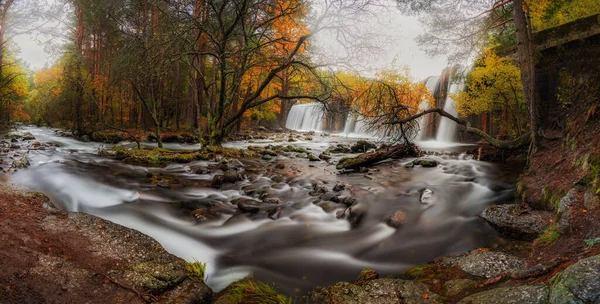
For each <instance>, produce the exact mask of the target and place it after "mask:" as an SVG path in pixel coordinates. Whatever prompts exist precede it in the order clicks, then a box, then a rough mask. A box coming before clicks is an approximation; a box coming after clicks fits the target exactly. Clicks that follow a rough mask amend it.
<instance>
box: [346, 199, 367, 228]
mask: <svg viewBox="0 0 600 304" xmlns="http://www.w3.org/2000/svg"><path fill="white" fill-rule="evenodd" d="M367 209H368V208H367V205H366V204H357V205H355V206H352V207H348V209H347V211H348V215H347V217H346V218H347V219H348V222H350V226H352V227H354V228H356V227H358V226H359V225H360V224H361V223H362V220H363V219H364V218H365V215H366V214H367Z"/></svg>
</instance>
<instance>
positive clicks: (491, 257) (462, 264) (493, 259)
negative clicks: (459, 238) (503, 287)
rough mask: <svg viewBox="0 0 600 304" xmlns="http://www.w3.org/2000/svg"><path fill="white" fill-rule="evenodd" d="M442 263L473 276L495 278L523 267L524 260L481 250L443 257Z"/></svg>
mask: <svg viewBox="0 0 600 304" xmlns="http://www.w3.org/2000/svg"><path fill="white" fill-rule="evenodd" d="M441 263H442V265H445V266H451V267H457V268H458V269H460V270H462V271H464V272H466V273H468V274H470V275H472V276H475V277H482V278H486V279H491V278H496V277H499V276H501V275H503V274H511V273H516V272H518V271H521V270H523V269H524V268H525V261H523V260H521V259H519V258H518V257H516V256H513V255H510V254H507V253H502V252H494V251H481V252H475V253H472V254H469V255H462V256H458V257H445V258H443V259H442V260H441Z"/></svg>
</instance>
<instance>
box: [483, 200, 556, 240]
mask: <svg viewBox="0 0 600 304" xmlns="http://www.w3.org/2000/svg"><path fill="white" fill-rule="evenodd" d="M479 216H480V217H481V218H483V219H484V220H486V221H487V222H488V223H490V225H492V227H494V228H495V229H496V230H498V231H499V232H500V233H502V234H505V235H507V236H510V237H512V238H515V239H521V240H528V241H531V240H534V239H536V238H537V237H538V236H540V235H541V234H542V233H543V232H544V230H545V229H546V228H547V227H548V226H549V225H550V222H551V221H552V219H553V218H554V214H553V213H552V212H550V211H539V210H529V211H527V212H523V211H522V210H521V208H520V205H518V204H505V205H493V206H490V207H487V208H486V209H485V210H484V211H483V212H482V213H481V214H480V215H479Z"/></svg>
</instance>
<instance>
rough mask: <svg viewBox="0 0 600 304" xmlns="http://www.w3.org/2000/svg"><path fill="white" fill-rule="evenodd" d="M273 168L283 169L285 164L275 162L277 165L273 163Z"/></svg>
mask: <svg viewBox="0 0 600 304" xmlns="http://www.w3.org/2000/svg"><path fill="white" fill-rule="evenodd" d="M275 169H279V170H283V169H285V165H284V164H277V165H275Z"/></svg>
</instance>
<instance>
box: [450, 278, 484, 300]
mask: <svg viewBox="0 0 600 304" xmlns="http://www.w3.org/2000/svg"><path fill="white" fill-rule="evenodd" d="M475 287H477V282H475V281H473V280H469V279H458V280H450V281H446V282H445V283H444V287H443V289H444V295H445V296H447V297H456V296H458V295H460V294H461V293H463V292H466V291H468V290H470V289H474V288H475Z"/></svg>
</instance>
